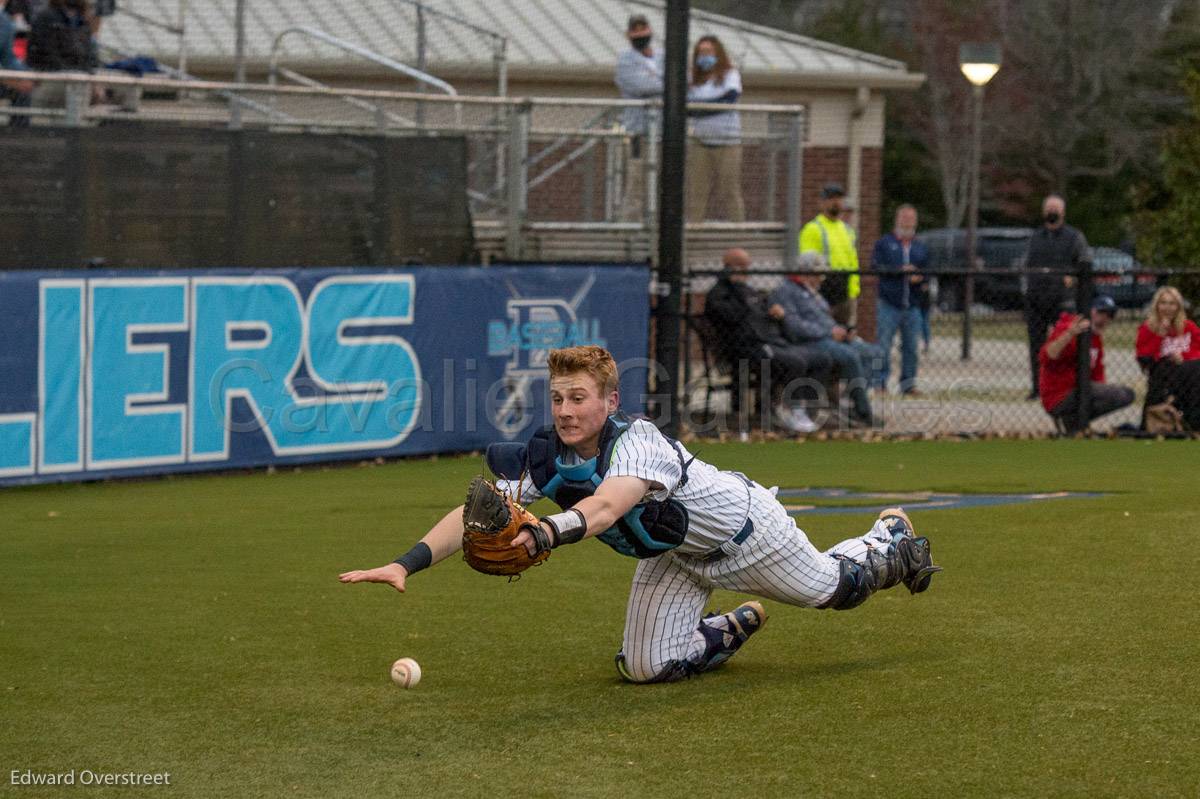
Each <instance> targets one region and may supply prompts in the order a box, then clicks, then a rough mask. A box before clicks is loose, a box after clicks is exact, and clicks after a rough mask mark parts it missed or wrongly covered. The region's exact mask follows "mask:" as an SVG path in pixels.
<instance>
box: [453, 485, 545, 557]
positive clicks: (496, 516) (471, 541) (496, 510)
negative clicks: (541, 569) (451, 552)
mask: <svg viewBox="0 0 1200 799" xmlns="http://www.w3.org/2000/svg"><path fill="white" fill-rule="evenodd" d="M522 527H532V528H534V529H537V528H538V520H537V517H536V516H534V515H533V514H532V513H530V512H529V511H527V510H525V508H523V507H521V506H520V505H518V504H517V503H516V502H513V501H512V499H510V498H509V497H508V496H506V495H505V494H504V493H503V492H501V491H500V489H498V488H496V486H494V485H492V484H491V483H489V482H488V481H487V480H484V479H483V478H482V477H476V478H475V479H474V480H472V481H471V487H470V488H469V489H467V501H466V504H465V505H463V560H465V561H466V562H467V563H468V564H469V565H470V566H471V568H472V569H474V570H475V571H477V572H483V573H484V574H499V575H504V576H508V577H511V576H513V575H516V574H520V573H521V572H523V571H525V570H526V569H528V568H529V567H530V566H536V565H537V564H539V563H541V562H542V561H544V560H545V559H546V558H548V557H550V550H549V549H548V548H547V549H544V550H543V551H541V552H539V553H538V554H537V555H536V556H535V557H530V556H529V553H528V552H527V551H526V550H525V547H514V546H512V542H513V539H514V538H516V537H517V536H518V535H520V533H521V528H522Z"/></svg>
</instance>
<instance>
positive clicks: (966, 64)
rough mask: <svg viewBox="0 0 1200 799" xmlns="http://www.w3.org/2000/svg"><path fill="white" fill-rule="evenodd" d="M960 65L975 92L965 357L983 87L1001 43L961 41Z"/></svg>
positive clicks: (966, 352) (966, 337)
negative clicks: (969, 42) (966, 42)
mask: <svg viewBox="0 0 1200 799" xmlns="http://www.w3.org/2000/svg"><path fill="white" fill-rule="evenodd" d="M958 67H959V69H961V70H962V74H963V75H965V76H966V78H967V80H969V81H970V82H971V86H972V87H973V89H974V92H973V93H974V95H975V104H974V105H975V122H974V124H973V125H972V128H973V130H972V132H971V204H970V207H969V208H968V210H967V272H968V273H967V276H966V279H965V280H964V281H963V337H962V359H963V360H964V361H969V360H971V305H972V304H973V303H974V302H975V278H974V276H972V275H971V274H970V271H971V270H973V269H974V268H975V239H976V236H977V230H978V228H979V161H980V132H981V130H982V128H983V87H984V86H986V85H987V83H988V81H990V80H991V79H992V78H994V77H996V73H997V72H999V71H1000V45H998V44H979V43H971V44H962V45H959V48H958Z"/></svg>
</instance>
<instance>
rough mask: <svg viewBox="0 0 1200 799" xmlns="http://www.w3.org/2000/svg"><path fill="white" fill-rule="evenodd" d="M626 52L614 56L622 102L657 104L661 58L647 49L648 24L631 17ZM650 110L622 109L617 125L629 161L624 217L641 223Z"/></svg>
mask: <svg viewBox="0 0 1200 799" xmlns="http://www.w3.org/2000/svg"><path fill="white" fill-rule="evenodd" d="M625 36H626V38H628V39H629V49H627V50H625V51H623V52H622V53H621V55H619V56H617V72H616V76H615V78H614V82H615V83H616V84H617V89H619V90H620V92H621V98H622V99H625V100H657V99H659V98H661V97H662V94H663V58H662V54H661V53H656V52H655V51H654V48H653V47H652V46H651V41H652V40H653V37H654V34H653V32H652V31H651V29H650V21H649V20H648V19H646V17H645V16H644V15H642V14H634V15H633V16H631V17H630V18H629V24H628V25H627V26H626V31H625ZM651 113H653V112H652V111H651V109H648V108H645V107H640V106H639V107H631V108H626V109H625V110H624V111H623V112H622V115H621V122H622V124H623V125H624V126H625V131H626V133H628V134H629V159H628V163H627V166H626V174H625V204H624V213H625V216H626V218H627V219H628V220H630V221H641V218H642V211H643V209H644V208H645V201H646V198H645V194H646V161H645V158H646V147H647V146H648V145H647V143H646V130H647V125H648V123H649V114H651Z"/></svg>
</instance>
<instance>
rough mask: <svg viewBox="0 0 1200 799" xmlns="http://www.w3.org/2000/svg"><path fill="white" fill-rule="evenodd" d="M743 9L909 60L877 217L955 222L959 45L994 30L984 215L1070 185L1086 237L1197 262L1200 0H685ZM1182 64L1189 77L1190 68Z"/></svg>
mask: <svg viewBox="0 0 1200 799" xmlns="http://www.w3.org/2000/svg"><path fill="white" fill-rule="evenodd" d="M694 6H695V7H696V8H703V9H706V10H710V11H714V12H717V13H722V14H726V15H728V16H732V17H736V18H740V19H745V20H746V21H749V22H755V23H759V24H764V25H769V26H772V27H777V28H781V29H785V30H792V31H795V32H798V33H802V34H804V35H807V36H812V37H814V38H817V39H822V40H825V41H829V42H833V43H836V44H841V45H844V46H847V47H853V48H856V49H860V50H865V51H867V52H872V53H877V54H880V55H885V56H889V57H892V58H896V59H899V60H901V61H904V62H905V63H906V64H907V65H908V67H909V69H911V70H913V71H915V72H921V73H923V74H925V76H926V81H925V83H924V84H923V85H922V87H921V88H920V89H919V90H918V91H915V92H893V93H891V94H890V95H889V97H888V110H887V127H886V140H885V146H884V186H883V193H884V204H885V207H884V209H883V211H884V213H885V218H887V216H886V215H887V214H890V212H891V210H892V209H893V208H894V207H895V206H896V205H898V204H900V203H901V202H912V203H913V204H915V205H916V206H917V208H918V209H919V210H920V212H921V215H922V221H923V225H924V226H926V227H932V226H949V227H958V226H961V225H962V224H963V223H964V220H965V216H966V207H967V198H968V189H969V182H968V179H969V174H968V172H969V169H970V161H969V154H970V153H969V147H970V141H971V136H970V125H971V87H970V84H968V83H967V81H966V79H965V78H964V77H963V76H962V74H961V72H960V71H959V67H958V45H959V44H960V43H962V42H968V41H991V42H996V43H998V44H1000V46H1001V50H1002V53H1003V65H1002V67H1001V70H1000V72H999V74H997V75H996V77H995V78H994V79H993V81H992V82H991V83H990V84H989V85H988V87H987V89H986V92H987V93H986V98H985V104H984V123H983V124H984V127H983V158H982V161H983V179H982V183H981V191H982V203H981V209H980V221H981V224H985V225H986V224H995V225H1032V224H1034V222H1035V220H1036V219H1037V217H1038V210H1039V206H1040V202H1041V198H1042V197H1043V196H1044V195H1045V194H1047V193H1050V192H1058V193H1061V194H1063V195H1064V196H1065V197H1066V198H1067V202H1068V217H1069V218H1070V221H1071V222H1072V224H1074V225H1076V226H1077V227H1079V228H1081V229H1082V230H1083V231H1084V233H1085V234H1086V235H1087V237H1088V240H1089V241H1091V242H1092V243H1094V244H1105V245H1110V246H1119V247H1123V248H1125V249H1127V250H1129V251H1131V252H1132V251H1134V249H1135V248H1136V251H1137V254H1138V255H1139V257H1141V259H1142V260H1143V262H1145V263H1148V264H1153V265H1161V266H1192V265H1196V266H1200V188H1197V187H1200V133H1198V132H1197V121H1198V119H1200V77H1198V75H1200V0H1106V2H1103V3H1094V2H1087V1H1086V0H759V1H758V2H747V0H694ZM1189 76H1190V77H1189Z"/></svg>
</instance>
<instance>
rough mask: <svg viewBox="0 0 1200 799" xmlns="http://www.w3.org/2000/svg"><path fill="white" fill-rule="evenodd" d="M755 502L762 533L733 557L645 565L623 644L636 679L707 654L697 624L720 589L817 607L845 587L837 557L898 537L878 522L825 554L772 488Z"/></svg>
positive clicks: (755, 491) (667, 558) (756, 488)
mask: <svg viewBox="0 0 1200 799" xmlns="http://www.w3.org/2000/svg"><path fill="white" fill-rule="evenodd" d="M751 499H752V501H751V504H750V520H751V521H752V522H753V523H754V532H753V533H751V534H750V537H749V538H747V539H746V540H745V541H744V542H743V543H742V545H741V546H740V547H739V548H737V549H736V550H735V551H734V552H733V553H732V554H730V555H727V556H726V557H724V558H722V559H720V560H713V561H706V560H704V559H702V558H698V557H692V556H689V555H682V554H678V553H677V552H667V553H665V554H663V555H659V556H658V557H656V558H649V559H646V560H642V561H640V562H639V563H638V567H637V570H636V571H635V572H634V575H633V587H632V590H631V591H630V594H629V605H628V608H627V610H626V614H625V635H624V641H623V644H622V651H623V652H624V654H625V665H626V668H627V669H628V670H629V673H630V675H631V676H632V677H633V678H634V679H635V680H636V681H638V682H648V681H650V680H653V679H654V677H655V676H656V675H658V674H659V673H661V672H662V671H664V670H665V669H667V668H668V667H669V665H670V664H671V663H672V662H673V661H683V660H695V659H697V658H698V657H700V655H701V653H702V652H703V651H704V647H705V640H704V636H703V635H702V634H701V633H700V632H699V631H698V630H697V627H698V625H699V623H700V618H701V615H702V614H703V613H704V610H705V606H706V605H707V603H708V600H709V597H710V596H711V595H712V592H713V590H714V589H717V588H723V589H726V590H729V591H738V592H741V593H747V594H755V595H757V596H760V597H763V598H766V599H774V600H776V601H779V602H785V603H787V604H789V605H798V606H801V607H817V606H819V605H821V604H823V603H824V602H826V601H828V600H829V599H830V598H831V597H832V596H833V592H834V590H835V589H836V588H837V586H838V579H839V574H840V568H839V566H838V562H837V560H836V559H835V558H834V557H833V556H834V555H839V556H842V557H847V558H851V559H853V560H856V561H859V562H864V561H865V559H866V556H867V552H868V550H869V549H870V548H872V547H876V548H883V547H886V546H888V545H889V544H890V542H891V534H890V533H888V532H887V531H886V530H885V529H884V528H883V527H882V525H877V526H876V527H873V528H872V529H871V531H870V532H868V533H867V534H866V535H863V536H861V537H859V538H852V539H849V540H847V541H843V542H842V543H840V544H838V545H837V546H835V547H833V548H832V549H830V550H828V551H826V552H823V553H822V552H819V551H817V549H816V548H815V547H814V546H813V545H812V544H811V543H810V542H809V540H808V537H807V536H806V535H805V534H804V532H803V531H802V530H800V528H799V527H797V526H796V522H795V520H794V519H792V517H791V516H789V515H788V513H787V510H786V509H785V508H784V507H783V505H781V504H780V503H779V501H778V500H777V499H776V498H775V496H774V495H773V494H772V493H771V492H770V491H768V490H767V489H765V488H763V487H762V486H761V485H758V484H757V483H755V484H754V485H753V487H752V488H751Z"/></svg>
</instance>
